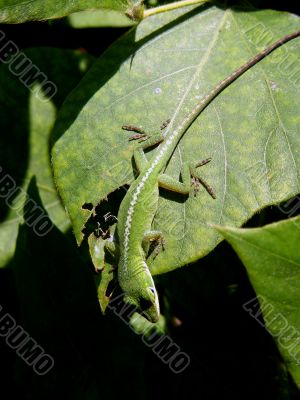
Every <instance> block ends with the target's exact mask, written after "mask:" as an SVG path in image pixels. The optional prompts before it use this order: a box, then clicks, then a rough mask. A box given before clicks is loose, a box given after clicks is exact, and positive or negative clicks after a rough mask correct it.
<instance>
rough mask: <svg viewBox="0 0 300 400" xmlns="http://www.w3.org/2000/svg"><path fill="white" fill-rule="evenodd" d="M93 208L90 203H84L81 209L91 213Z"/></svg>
mask: <svg viewBox="0 0 300 400" xmlns="http://www.w3.org/2000/svg"><path fill="white" fill-rule="evenodd" d="M93 208H94V206H93V204H92V203H84V204H83V206H82V209H83V210H89V211H92V209H93Z"/></svg>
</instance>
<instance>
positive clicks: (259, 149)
mask: <svg viewBox="0 0 300 400" xmlns="http://www.w3.org/2000/svg"><path fill="white" fill-rule="evenodd" d="M299 28H300V21H299V18H298V17H296V16H294V15H291V14H288V13H282V12H275V11H266V10H264V11H254V10H252V11H251V12H250V11H247V10H244V11H243V10H233V9H227V10H224V9H221V8H217V7H188V8H185V9H180V10H176V11H173V12H170V13H164V14H160V15H157V16H155V17H151V18H147V19H146V20H144V21H143V22H142V23H140V24H139V25H138V26H137V27H136V28H135V29H133V30H132V31H131V32H130V33H129V34H127V35H125V36H124V37H123V38H122V39H121V40H119V41H118V42H116V43H115V44H114V45H113V46H112V47H111V48H110V49H109V50H108V51H107V52H106V53H105V54H104V55H103V56H102V57H101V58H100V59H99V60H98V62H96V63H95V64H94V66H93V68H92V69H91V70H90V71H89V73H88V74H87V75H86V76H85V77H84V79H83V80H82V81H81V83H80V85H79V86H78V87H77V88H76V90H75V91H73V92H72V94H71V95H70V96H69V97H68V99H67V101H66V102H65V104H64V106H63V108H62V110H61V112H60V115H59V116H58V120H57V124H56V128H55V138H56V143H55V146H54V149H53V164H54V172H55V176H56V181H57V185H58V188H59V191H60V194H61V197H62V199H63V201H64V204H65V206H66V209H67V210H68V213H69V215H70V218H71V221H72V225H73V228H74V232H75V235H76V238H77V241H78V243H81V241H82V240H83V236H84V235H83V233H82V230H83V228H84V226H85V224H86V222H87V220H88V219H89V218H90V216H91V214H92V212H93V211H92V210H91V204H92V205H93V206H94V207H95V206H96V205H97V204H98V203H99V202H100V201H101V200H102V199H104V198H106V196H107V194H108V193H111V192H113V191H114V190H115V189H116V188H118V187H121V186H122V185H124V184H125V183H128V182H131V181H132V180H133V178H134V172H133V168H132V152H133V148H134V146H135V145H136V143H133V142H129V141H128V137H129V134H126V133H124V131H122V129H121V126H122V125H124V124H135V125H141V126H142V127H143V128H144V129H145V130H146V131H150V132H151V131H152V132H153V131H157V130H158V129H159V127H160V125H161V123H162V122H163V121H165V120H166V119H168V118H172V120H173V124H172V123H171V124H170V125H169V126H168V128H167V131H170V130H171V129H172V127H173V126H176V125H177V124H178V123H180V121H181V120H182V118H183V116H184V115H185V114H186V113H187V112H188V111H189V110H191V108H192V107H194V105H195V104H196V103H197V101H199V99H201V98H202V97H203V96H204V95H205V94H206V93H207V92H208V91H209V90H210V89H212V88H213V87H214V86H215V85H216V84H217V83H218V82H219V81H220V80H222V79H223V78H225V77H226V76H228V75H229V74H230V73H231V72H232V71H233V70H234V69H236V68H237V67H239V66H240V65H242V64H243V63H244V62H245V61H247V60H248V59H249V58H250V57H251V56H253V55H254V54H256V53H257V52H258V51H259V50H261V49H262V48H264V47H265V46H266V45H267V44H270V43H271V42H273V41H275V40H276V39H278V38H280V37H282V36H284V35H286V34H287V33H291V32H293V31H295V30H298V29H299ZM299 50H300V39H296V40H293V41H291V42H289V43H288V44H286V45H285V46H284V47H282V48H280V49H278V50H276V51H275V52H274V53H273V54H271V55H270V56H268V57H267V58H266V59H264V60H263V61H262V62H260V63H259V64H257V65H255V66H254V67H253V68H251V70H249V71H248V72H247V73H245V74H244V75H243V76H242V77H241V78H239V79H238V80H237V81H236V82H234V83H233V84H232V85H231V86H230V87H228V88H226V89H225V90H224V91H223V92H222V93H221V94H220V95H219V96H218V97H217V98H216V99H215V100H214V101H213V102H212V103H211V104H210V105H209V106H208V107H207V108H206V109H205V110H204V112H203V113H202V114H201V115H200V116H199V117H198V118H197V120H196V121H195V122H194V123H193V124H192V126H191V127H190V128H189V129H188V131H187V132H186V134H185V136H184V137H183V140H182V141H181V142H180V144H179V145H178V146H177V149H176V151H175V153H174V154H173V156H172V159H171V161H170V163H169V164H168V167H167V173H169V174H170V175H172V176H174V177H178V176H179V172H180V167H181V165H182V163H183V162H184V161H186V160H190V161H192V160H193V161H196V160H201V159H204V158H206V157H209V156H211V157H212V162H211V163H210V164H209V165H207V166H205V167H203V168H202V169H201V173H202V175H203V177H204V178H205V179H206V180H207V181H208V182H209V183H210V184H211V185H212V186H213V187H214V189H215V192H216V194H217V199H216V200H213V199H212V198H211V197H210V196H209V195H208V194H207V193H206V192H205V191H204V189H201V190H200V193H199V195H198V196H197V197H194V196H193V195H191V196H190V197H189V198H187V199H186V198H182V197H180V196H175V195H174V196H169V195H168V194H167V193H165V192H162V193H161V197H160V200H159V207H158V211H157V214H156V215H155V219H154V222H153V227H154V228H155V229H160V230H162V231H163V233H164V236H165V239H166V249H165V251H164V252H161V253H160V254H159V255H158V256H157V257H156V258H155V260H154V261H153V262H152V264H151V270H152V273H154V274H158V273H163V272H166V271H170V270H172V269H175V268H178V267H180V266H182V265H185V264H187V263H189V262H192V261H194V260H196V259H198V258H200V257H203V256H204V255H206V254H207V253H209V252H210V251H211V250H212V249H213V248H214V247H215V246H216V244H217V243H218V242H219V241H220V240H221V235H220V234H219V233H218V232H216V231H215V229H213V228H211V227H210V226H209V224H212V223H215V224H221V225H223V224H227V225H235V226H239V225H241V224H242V223H244V222H245V221H246V220H247V219H249V218H250V217H251V216H252V215H253V214H254V213H255V212H257V211H258V210H260V209H262V208H263V207H265V206H267V205H270V204H276V203H278V202H280V201H283V200H284V199H288V198H290V197H291V196H293V195H295V194H296V193H298V192H299V180H298V175H299V168H300V159H299V157H297V152H298V153H299V151H300V147H299V146H300V135H299V126H300V113H299V102H298V99H299V94H300V89H299V61H298V59H297V57H296V55H295V54H297V53H299ZM297 68H298V69H297ZM155 151H156V150H153V151H152V152H150V153H148V154H147V156H148V157H149V158H150V157H151V156H153V154H155ZM86 203H88V204H89V207H86V206H85V207H84V208H82V206H84V205H85V204H86ZM90 203H91V204H90Z"/></svg>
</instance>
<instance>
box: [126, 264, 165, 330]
mask: <svg viewBox="0 0 300 400" xmlns="http://www.w3.org/2000/svg"><path fill="white" fill-rule="evenodd" d="M146 267H147V265H146V263H145V262H143V268H142V269H140V270H139V273H138V274H135V276H134V278H133V277H131V279H130V280H129V281H127V285H126V287H123V290H124V292H125V297H124V301H125V302H126V303H129V304H132V305H133V306H135V307H136V308H137V311H139V312H140V313H141V314H142V315H143V316H144V317H145V318H146V319H147V320H148V321H150V322H153V323H155V322H157V321H158V319H159V315H160V310H159V301H158V294H157V292H156V289H155V285H154V282H153V279H152V276H151V273H150V272H149V270H148V267H147V268H146Z"/></svg>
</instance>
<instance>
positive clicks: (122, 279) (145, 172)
mask: <svg viewBox="0 0 300 400" xmlns="http://www.w3.org/2000/svg"><path fill="white" fill-rule="evenodd" d="M298 36H300V31H297V32H294V33H292V34H290V35H287V36H284V37H283V38H281V39H280V40H278V41H276V42H275V43H273V44H272V45H270V46H268V47H267V48H266V49H265V50H263V51H262V52H260V53H258V54H257V55H256V56H254V57H252V58H251V59H250V60H248V61H247V62H246V63H245V64H243V65H242V66H241V67H240V68H238V69H236V70H235V71H234V72H233V73H232V74H230V75H229V76H227V78H225V79H223V80H222V81H221V82H219V83H218V84H217V85H216V86H215V87H214V88H213V89H212V90H211V91H210V92H209V93H208V94H207V95H206V96H204V97H203V98H202V100H201V101H200V102H198V104H197V105H196V106H195V107H194V108H193V109H192V110H191V112H190V113H189V114H187V115H186V116H185V117H184V119H183V120H182V122H181V123H180V124H179V125H178V126H177V128H176V129H175V130H173V131H172V132H171V133H170V134H168V135H167V137H164V135H163V134H162V133H158V134H155V135H153V136H148V135H146V134H144V133H143V132H141V130H139V129H138V128H135V127H133V126H124V127H123V128H124V129H127V130H133V131H138V132H140V134H136V135H134V136H133V139H140V141H141V142H142V143H141V145H139V146H137V147H136V148H135V150H134V153H133V156H134V160H135V163H136V166H137V169H138V172H139V176H138V177H137V179H136V180H135V181H134V182H133V183H132V184H131V186H130V188H129V190H128V191H127V193H126V195H125V197H124V199H123V200H122V203H121V205H120V209H119V212H118V218H117V220H118V222H117V234H116V237H117V238H116V243H115V244H116V245H115V244H114V243H108V246H107V248H108V250H109V251H110V252H114V253H115V255H117V258H118V281H119V285H120V287H121V289H122V290H123V292H124V301H125V302H126V303H129V304H132V305H133V306H135V307H136V308H137V309H138V311H139V312H140V313H142V315H143V316H144V317H146V318H147V319H148V320H149V321H151V322H156V321H157V320H158V318H159V315H160V310H159V300H158V295H157V292H156V288H155V285H154V282H153V278H152V276H151V273H150V271H149V268H148V266H147V264H146V257H147V253H148V250H149V246H150V243H151V242H153V241H158V242H160V243H161V244H162V243H163V235H162V233H161V232H160V231H153V230H151V225H152V222H153V219H154V216H155V213H156V211H157V205H158V197H159V187H163V188H165V189H167V190H171V191H174V192H177V193H181V194H185V195H187V194H189V193H190V190H191V177H193V179H194V181H195V182H197V181H198V182H201V183H202V184H203V185H204V187H205V188H206V190H207V191H208V192H209V193H210V195H211V196H212V197H215V196H214V193H213V190H212V189H211V188H210V187H209V186H208V185H207V184H206V183H205V182H204V181H203V180H202V179H201V178H200V177H199V176H198V175H197V168H198V167H199V166H201V165H204V164H206V163H207V162H208V161H210V159H207V160H204V161H202V162H200V163H199V162H196V163H185V164H184V165H183V168H182V173H181V177H182V182H180V181H178V180H175V179H174V178H171V177H169V176H167V175H166V174H165V173H164V170H165V168H166V166H167V163H168V161H169V159H170V157H171V156H172V153H173V152H174V150H175V148H176V146H177V145H178V143H179V141H180V139H181V137H182V136H183V135H184V134H185V132H186V131H187V130H188V128H189V127H190V125H191V124H192V123H193V121H194V120H195V119H196V118H197V117H198V116H199V114H200V113H201V111H203V109H204V108H205V107H207V105H208V104H209V103H210V102H211V101H212V100H213V99H214V98H215V97H216V96H217V95H218V94H219V93H220V92H221V91H223V90H224V89H225V88H226V87H228V86H229V85H230V84H231V83H232V82H233V81H235V80H236V79H237V78H238V77H240V76H241V75H242V74H243V73H244V72H245V71H247V70H248V69H250V68H251V67H252V66H253V65H255V64H256V63H258V62H259V61H260V60H262V59H263V58H264V57H266V56H267V55H268V54H270V53H271V52H272V51H273V50H275V49H276V48H278V47H280V46H282V45H283V44H284V43H286V42H288V41H290V40H291V39H294V38H296V37H298ZM159 143H160V145H159V147H158V150H157V153H156V155H155V157H154V158H153V159H152V160H151V161H148V160H147V158H146V155H145V153H144V150H145V149H147V148H150V147H153V146H155V145H157V144H159Z"/></svg>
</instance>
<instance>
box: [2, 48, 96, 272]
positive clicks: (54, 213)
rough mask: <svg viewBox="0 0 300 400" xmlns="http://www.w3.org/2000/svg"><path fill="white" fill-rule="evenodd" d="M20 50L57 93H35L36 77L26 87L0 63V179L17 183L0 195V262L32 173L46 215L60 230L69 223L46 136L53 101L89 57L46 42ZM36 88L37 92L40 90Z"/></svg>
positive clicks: (11, 245)
mask: <svg viewBox="0 0 300 400" xmlns="http://www.w3.org/2000/svg"><path fill="white" fill-rule="evenodd" d="M26 56H27V57H28V58H29V59H30V60H31V62H32V63H33V65H35V66H36V67H38V68H39V69H40V70H41V71H42V72H43V73H44V74H45V75H46V76H47V78H48V81H49V82H50V81H51V82H53V83H54V84H55V85H56V87H57V93H56V95H55V96H54V97H53V98H52V100H50V99H47V98H46V97H44V95H37V93H38V92H37V90H36V89H38V87H39V85H40V84H39V82H38V79H37V80H36V81H35V82H33V86H32V87H31V88H30V90H29V87H28V88H26V87H25V85H24V84H23V83H22V82H21V80H20V79H19V78H18V76H15V75H14V74H13V73H12V72H11V71H10V69H9V65H4V64H2V66H1V68H0V82H1V86H0V104H1V107H0V126H1V138H0V159H1V168H2V170H1V176H0V179H1V181H2V179H3V177H4V176H5V175H6V174H8V175H9V176H10V178H9V179H11V180H12V181H14V182H15V185H16V187H18V188H19V189H18V192H16V194H18V193H19V194H18V195H17V196H14V197H9V196H6V197H5V196H1V202H0V218H1V219H0V267H3V266H5V265H6V264H7V262H8V260H9V259H10V258H11V256H12V255H13V252H14V249H15V241H16V237H17V232H18V226H19V223H20V222H21V221H22V208H23V203H24V201H25V198H26V188H27V185H28V182H29V180H30V179H31V177H32V176H33V175H35V176H36V179H37V185H38V187H39V189H40V193H41V197H42V200H43V202H44V204H45V207H46V209H47V211H48V213H49V215H50V217H51V219H52V221H53V222H54V223H55V224H56V225H57V226H58V227H59V228H60V229H61V230H62V231H65V230H66V229H67V228H68V227H69V225H70V222H69V219H68V217H67V215H66V213H65V210H64V208H63V206H62V205H61V202H60V199H59V197H58V195H57V192H56V189H55V186H54V182H53V177H52V171H51V164H50V155H49V140H50V133H51V130H52V127H53V124H54V121H55V118H56V107H59V106H60V105H61V103H62V101H63V100H64V98H65V97H66V95H67V94H68V92H69V91H70V90H71V89H72V88H73V87H74V86H75V85H76V84H77V82H78V81H79V79H80V77H81V76H82V75H83V73H84V72H85V71H86V69H87V68H88V66H89V63H90V62H91V60H92V57H90V56H87V55H86V54H81V53H78V52H70V51H66V50H59V49H47V48H43V49H39V48H36V49H30V50H27V51H26ZM34 85H35V86H34ZM34 89H35V90H34ZM39 93H40V94H42V93H43V92H42V90H41V92H39ZM16 110H17V111H16ZM3 182H4V181H3ZM3 182H2V183H1V188H3V185H4V183H3ZM12 206H13V207H12Z"/></svg>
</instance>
